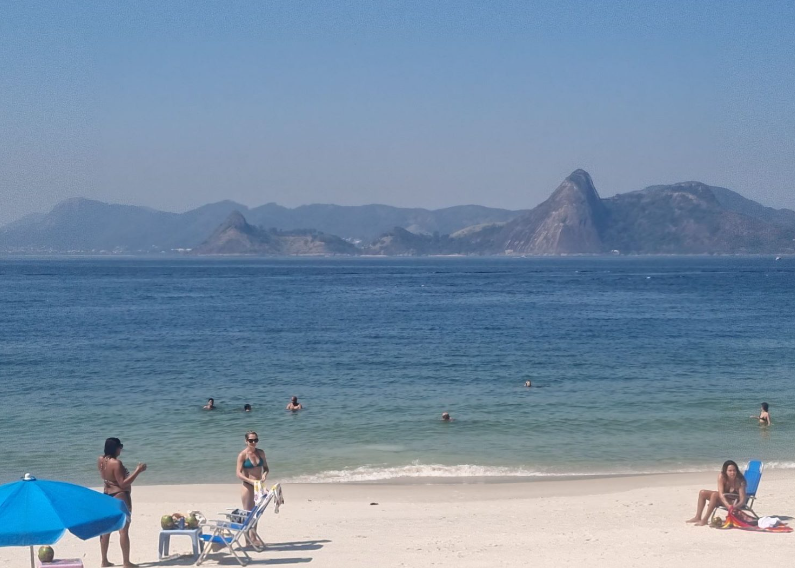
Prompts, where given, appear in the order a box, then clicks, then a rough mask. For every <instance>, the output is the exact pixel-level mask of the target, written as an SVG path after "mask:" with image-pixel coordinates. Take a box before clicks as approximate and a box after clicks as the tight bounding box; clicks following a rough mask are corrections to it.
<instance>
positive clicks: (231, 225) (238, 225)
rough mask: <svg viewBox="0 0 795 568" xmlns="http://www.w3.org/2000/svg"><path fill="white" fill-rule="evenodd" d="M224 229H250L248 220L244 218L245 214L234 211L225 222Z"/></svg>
mask: <svg viewBox="0 0 795 568" xmlns="http://www.w3.org/2000/svg"><path fill="white" fill-rule="evenodd" d="M221 226H222V227H223V228H224V229H238V230H243V229H245V228H246V227H248V226H249V225H248V222H247V221H246V218H245V217H243V214H242V213H241V212H240V211H237V210H235V211H232V212H231V213H230V214H229V215H228V216H227V217H226V219H225V220H224V222H223V224H222V225H221Z"/></svg>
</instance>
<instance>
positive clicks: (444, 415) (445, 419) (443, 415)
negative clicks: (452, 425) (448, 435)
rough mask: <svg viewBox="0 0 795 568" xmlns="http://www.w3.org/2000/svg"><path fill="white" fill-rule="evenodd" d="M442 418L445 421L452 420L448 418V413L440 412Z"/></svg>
mask: <svg viewBox="0 0 795 568" xmlns="http://www.w3.org/2000/svg"><path fill="white" fill-rule="evenodd" d="M442 420H444V421H445V422H450V421H451V420H452V418H450V413H449V412H442Z"/></svg>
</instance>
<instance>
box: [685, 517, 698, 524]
mask: <svg viewBox="0 0 795 568" xmlns="http://www.w3.org/2000/svg"><path fill="white" fill-rule="evenodd" d="M685 522H686V523H700V522H701V519H699V518H698V517H693V518H692V519H688V520H686V521H685Z"/></svg>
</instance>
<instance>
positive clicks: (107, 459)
mask: <svg viewBox="0 0 795 568" xmlns="http://www.w3.org/2000/svg"><path fill="white" fill-rule="evenodd" d="M123 447H124V444H122V443H121V440H119V439H118V438H108V439H107V440H105V451H104V454H103V455H101V456H100V457H99V458H97V469H98V470H99V475H100V477H102V483H103V485H104V486H105V489H104V493H105V495H110V496H111V497H114V498H116V499H119V500H120V501H123V502H124V504H125V505H127V524H125V525H124V527H123V528H122V529H121V530H120V531H119V543H120V544H121V555H122V559H123V562H124V568H135V567H136V566H138V565H137V564H133V563H132V562H130V521H131V520H132V498H131V497H130V493H131V491H132V484H133V482H134V481H135V479H136V478H137V477H138V476H139V475H140V474H141V473H143V472H144V471H146V464H145V463H139V464H138V466H137V467H136V468H135V471H133V472H132V473H130V472H129V471H128V470H127V468H126V467H124V464H123V463H121V460H120V459H119V455H121V450H122V448H123ZM109 546H110V533H108V534H103V535H102V536H100V537H99V548H100V551H101V552H102V564H101V566H103V567H104V566H113V564H112V563H111V562H110V561H109V560H108V547H109Z"/></svg>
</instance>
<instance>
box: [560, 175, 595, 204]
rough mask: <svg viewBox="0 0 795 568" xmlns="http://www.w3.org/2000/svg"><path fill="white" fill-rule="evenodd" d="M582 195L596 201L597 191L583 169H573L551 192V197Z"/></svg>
mask: <svg viewBox="0 0 795 568" xmlns="http://www.w3.org/2000/svg"><path fill="white" fill-rule="evenodd" d="M574 195H583V196H585V198H586V199H587V200H588V201H589V202H592V203H598V202H599V201H600V199H599V193H598V192H597V191H596V187H595V186H594V184H593V180H592V179H591V175H590V174H589V173H588V172H586V171H585V170H579V169H578V170H574V171H573V172H571V174H569V176H568V177H567V178H566V179H564V180H563V182H562V183H561V184H560V185H559V186H558V188H557V189H556V190H555V191H554V192H553V193H552V197H551V198H552V199H554V198H556V197H563V196H567V197H568V196H574Z"/></svg>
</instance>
